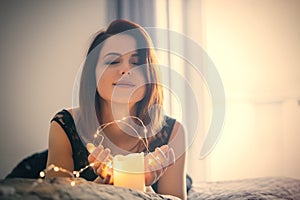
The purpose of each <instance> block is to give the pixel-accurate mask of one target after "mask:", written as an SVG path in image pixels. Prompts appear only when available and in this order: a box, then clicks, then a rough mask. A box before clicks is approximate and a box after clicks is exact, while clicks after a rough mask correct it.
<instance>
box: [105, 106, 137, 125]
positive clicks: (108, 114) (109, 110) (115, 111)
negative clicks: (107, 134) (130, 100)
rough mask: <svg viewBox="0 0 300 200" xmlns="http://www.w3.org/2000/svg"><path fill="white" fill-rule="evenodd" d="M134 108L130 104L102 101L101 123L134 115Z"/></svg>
mask: <svg viewBox="0 0 300 200" xmlns="http://www.w3.org/2000/svg"><path fill="white" fill-rule="evenodd" d="M135 113H136V107H135V106H134V105H131V104H121V103H114V102H107V101H104V102H103V103H102V104H101V118H102V123H107V122H111V121H114V120H120V119H122V118H124V117H128V116H130V115H135Z"/></svg>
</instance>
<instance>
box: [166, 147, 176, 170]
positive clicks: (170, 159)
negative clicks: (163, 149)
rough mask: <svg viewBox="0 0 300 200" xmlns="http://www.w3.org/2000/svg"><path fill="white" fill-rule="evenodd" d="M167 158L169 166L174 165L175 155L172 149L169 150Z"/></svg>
mask: <svg viewBox="0 0 300 200" xmlns="http://www.w3.org/2000/svg"><path fill="white" fill-rule="evenodd" d="M168 157H169V165H168V166H171V165H173V164H174V163H175V153H174V150H173V148H170V151H169V152H168Z"/></svg>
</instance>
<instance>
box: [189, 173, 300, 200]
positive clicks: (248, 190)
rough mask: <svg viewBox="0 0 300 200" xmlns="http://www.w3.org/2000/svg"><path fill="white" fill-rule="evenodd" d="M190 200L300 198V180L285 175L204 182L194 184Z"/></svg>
mask: <svg viewBox="0 0 300 200" xmlns="http://www.w3.org/2000/svg"><path fill="white" fill-rule="evenodd" d="M188 199H190V200H192V199H193V200H194V199H195V200H204V199H205V200H212V199H218V200H223V199H224V200H225V199H226V200H231V199H247V200H250V199H251V200H256V199H257V200H258V199H259V200H269V199H270V200H277V199H278V200H279V199H289V200H300V180H298V179H293V178H284V177H264V178H254V179H244V180H235V181H220V182H204V183H201V184H200V185H198V186H197V187H196V186H193V188H192V189H191V190H190V192H189V194H188Z"/></svg>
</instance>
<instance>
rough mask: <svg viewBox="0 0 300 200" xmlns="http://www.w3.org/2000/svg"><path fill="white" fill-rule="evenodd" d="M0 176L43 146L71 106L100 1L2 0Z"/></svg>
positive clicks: (100, 18)
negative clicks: (54, 119) (60, 114)
mask: <svg viewBox="0 0 300 200" xmlns="http://www.w3.org/2000/svg"><path fill="white" fill-rule="evenodd" d="M0 4H1V5H0V27H1V36H0V41H1V42H0V44H1V47H0V48H1V54H0V71H1V73H0V88H1V89H0V91H1V96H0V98H1V104H0V106H1V113H0V116H1V120H0V127H1V133H0V134H1V142H0V143H1V145H0V161H1V162H0V163H1V164H0V178H4V176H5V175H7V173H8V172H9V171H10V170H11V169H12V168H13V167H14V166H15V165H16V164H17V162H19V161H20V160H21V159H22V158H24V157H25V156H28V155H30V154H31V153H34V152H37V151H41V150H44V149H46V148H47V143H48V128H49V122H50V119H51V118H52V117H53V115H54V114H55V113H56V112H57V111H59V110H60V109H62V108H67V107H71V106H72V99H71V97H72V88H73V82H74V79H75V75H76V73H77V69H78V68H79V67H80V65H81V62H82V61H83V58H84V54H85V52H86V48H87V47H88V45H89V42H90V40H91V36H92V34H93V33H94V32H96V31H98V30H99V29H100V28H103V27H104V25H106V23H105V15H104V14H105V12H104V11H105V1H98V0H92V1H88V2H86V1H80V0H75V1H1V3H0Z"/></svg>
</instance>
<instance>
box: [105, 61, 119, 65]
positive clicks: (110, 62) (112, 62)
mask: <svg viewBox="0 0 300 200" xmlns="http://www.w3.org/2000/svg"><path fill="white" fill-rule="evenodd" d="M119 63H120V62H119V61H107V62H105V64H106V65H116V64H119Z"/></svg>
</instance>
